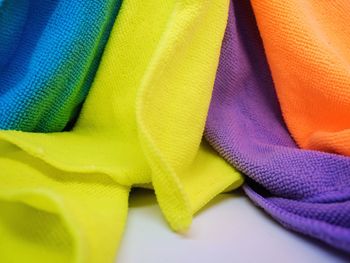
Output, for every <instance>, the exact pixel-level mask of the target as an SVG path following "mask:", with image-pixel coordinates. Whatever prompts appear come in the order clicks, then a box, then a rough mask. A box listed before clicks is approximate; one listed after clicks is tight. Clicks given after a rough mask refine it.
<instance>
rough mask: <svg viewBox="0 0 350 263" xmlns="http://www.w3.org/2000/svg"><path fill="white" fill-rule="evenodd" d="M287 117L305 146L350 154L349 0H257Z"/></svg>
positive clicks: (255, 6) (260, 25)
mask: <svg viewBox="0 0 350 263" xmlns="http://www.w3.org/2000/svg"><path fill="white" fill-rule="evenodd" d="M252 6H253V10H254V13H255V16H256V19H257V24H258V28H259V31H260V33H261V37H262V40H263V43H264V47H265V50H266V54H267V59H268V63H269V65H270V68H271V72H272V77H273V81H274V83H275V88H276V92H277V96H278V99H279V101H280V104H281V109H282V113H283V117H284V119H285V121H286V124H287V126H288V128H289V131H290V132H291V134H292V137H293V138H294V139H295V141H296V142H297V144H298V145H299V146H300V147H302V148H304V149H314V150H321V151H326V152H331V153H338V154H342V155H347V156H349V155H350V129H349V128H350V122H349V119H350V66H349V65H350V47H349V43H350V27H349V24H350V16H349V12H350V1H347V0H338V1H317V0H311V1H302V0H298V1H288V0H282V1H280V0H253V1H252Z"/></svg>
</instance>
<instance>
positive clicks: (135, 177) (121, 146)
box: [0, 0, 243, 263]
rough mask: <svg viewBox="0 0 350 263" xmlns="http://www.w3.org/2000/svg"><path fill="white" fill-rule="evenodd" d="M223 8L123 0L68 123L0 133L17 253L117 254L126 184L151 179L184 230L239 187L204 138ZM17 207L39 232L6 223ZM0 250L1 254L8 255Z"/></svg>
mask: <svg viewBox="0 0 350 263" xmlns="http://www.w3.org/2000/svg"><path fill="white" fill-rule="evenodd" d="M228 4H229V2H228V1H227V0H220V1H211V0H206V1H203V0H191V1H188V0H186V1H185V0H182V1H175V0H174V1H165V2H163V3H162V4H159V1H156V0H152V1H133V0H124V1H123V4H122V7H121V9H120V12H119V14H118V18H117V20H116V23H115V25H114V27H113V29H112V32H111V35H110V38H109V40H108V43H107V45H106V48H105V51H104V53H103V57H102V60H101V64H100V66H99V68H98V71H97V73H96V77H95V79H94V82H93V84H92V87H91V90H90V92H89V94H88V97H87V99H86V102H85V103H84V105H83V108H82V111H81V114H80V115H79V119H78V121H77V123H76V125H75V126H74V127H73V129H72V130H71V131H66V132H58V133H46V134H45V133H29V132H20V131H0V138H1V145H0V146H2V148H0V156H1V160H0V162H1V164H0V165H1V167H4V169H2V171H6V172H2V173H1V175H0V181H1V186H0V200H1V203H0V205H3V206H4V209H7V210H8V211H10V212H9V213H7V212H4V213H7V214H9V216H8V221H5V220H6V219H4V220H0V229H1V230H0V231H1V234H2V235H1V237H0V238H1V239H3V240H7V243H8V244H7V247H9V248H11V249H12V250H13V249H16V250H17V251H23V252H26V253H18V255H15V256H16V257H18V258H17V259H18V260H19V261H21V259H22V257H24V256H25V257H26V261H28V262H29V261H33V262H34V261H35V262H63V261H64V262H67V261H68V262H69V261H71V262H96V263H100V262H113V253H112V251H114V252H115V251H117V246H118V242H119V240H120V237H121V234H122V230H123V225H124V222H125V219H126V213H127V197H128V191H129V188H130V187H131V186H133V185H140V184H148V185H149V184H152V185H153V187H154V190H155V193H156V195H157V200H158V202H159V204H160V207H161V210H162V212H163V214H164V216H165V218H166V220H167V221H168V222H169V224H170V226H171V227H172V228H173V229H174V230H179V231H180V230H181V231H183V230H185V229H187V228H188V227H189V226H190V224H191V220H192V216H193V214H194V213H195V212H196V211H198V210H199V209H200V208H201V207H203V206H204V205H205V204H206V203H207V202H208V201H209V200H210V199H212V198H213V197H214V196H216V195H217V194H218V193H220V192H222V191H225V190H227V189H233V188H236V187H238V186H240V185H241V184H242V182H243V179H242V177H241V175H240V174H239V173H238V172H237V171H236V170H234V169H233V168H232V167H231V166H230V165H229V164H228V163H227V162H226V161H225V160H224V159H222V158H221V157H220V156H219V155H218V154H217V153H216V152H215V151H214V150H213V149H212V148H211V147H210V146H209V145H208V144H206V143H205V142H201V140H202V134H203V131H204V126H205V119H206V115H207V111H208V108H209V102H210V98H211V94H212V89H213V86H214V80H215V74H216V70H217V66H218V62H219V55H220V49H221V43H222V39H223V35H224V31H225V26H226V21H227V13H228ZM188 39H191V41H188ZM189 127H191V128H190V129H189ZM38 186H40V187H39V189H38ZM89 202H91V204H90V203H89ZM95 210H98V212H97V214H96V213H95V214H94V211H95ZM0 211H1V209H0ZM3 211H6V210H3ZM21 214H23V215H25V216H26V218H27V222H31V223H32V224H33V226H34V227H33V229H34V230H35V231H36V232H34V233H30V234H28V232H26V231H18V232H17V231H13V230H15V229H20V227H26V226H27V225H23V224H22V225H21V220H20V219H19V216H21ZM95 217H96V218H95ZM36 218H40V222H42V223H41V224H42V225H43V226H42V228H41V229H36V228H35V226H36V225H35V222H36V221H38V220H37V219H36ZM42 218H43V219H42ZM8 222H13V223H12V224H11V225H9V224H8ZM80 223H81V224H80ZM47 229H50V232H51V233H52V236H49V237H47V236H46V235H45V234H44V233H46V232H47V231H48V230H47ZM28 231H29V230H28ZM18 240H20V242H19V241H18ZM48 247H49V248H50V249H48ZM0 249H3V250H4V251H2V252H4V253H0V261H1V262H4V260H6V259H8V257H10V256H13V254H11V255H9V254H8V253H9V252H6V251H8V250H6V248H5V247H1V248H0ZM51 250H53V251H52V252H51ZM42 251H47V254H44V255H43V254H42V253H44V252H42ZM63 259H64V260H63Z"/></svg>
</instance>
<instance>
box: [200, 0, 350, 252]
mask: <svg viewBox="0 0 350 263" xmlns="http://www.w3.org/2000/svg"><path fill="white" fill-rule="evenodd" d="M205 136H206V138H207V140H208V141H209V142H210V143H211V145H212V146H213V147H214V148H215V149H216V150H217V151H218V152H219V153H220V154H221V155H222V156H223V157H224V158H226V159H227V160H228V161H229V162H230V163H231V164H232V165H234V166H235V167H236V168H237V169H239V170H240V171H242V172H243V173H244V174H245V175H246V176H247V177H248V178H247V183H246V185H245V187H244V190H245V192H246V193H247V194H248V196H249V197H250V198H251V199H252V200H253V201H254V202H255V203H256V204H257V205H258V206H260V207H262V208H263V209H264V210H265V211H266V212H267V213H269V214H270V215H271V216H272V217H273V218H274V219H276V220H277V221H278V222H280V223H281V224H282V225H283V226H285V227H286V228H289V229H292V230H294V231H297V232H300V233H303V234H306V235H308V236H311V237H314V238H317V239H320V240H322V241H324V242H326V243H328V244H329V245H331V246H334V247H336V248H338V249H341V250H344V251H347V252H350V158H349V157H343V156H340V155H335V154H328V153H322V152H317V151H309V150H301V149H299V148H297V146H296V144H295V143H294V141H293V140H292V138H291V137H290V135H289V133H288V131H287V129H286V127H285V124H284V122H283V119H282V116H281V112H280V109H279V105H278V101H277V97H276V94H275V91H274V87H273V82H272V79H271V75H270V72H269V68H268V65H267V62H266V58H265V55H264V50H263V47H262V42H261V39H260V36H259V32H258V30H257V26H256V22H255V20H254V16H253V12H252V9H251V6H250V4H249V1H234V3H233V5H231V9H230V13H229V20H228V25H227V29H226V34H225V38H224V41H223V46H222V51H221V57H220V65H219V68H218V72H217V77H216V81H215V87H214V93H213V98H212V102H211V106H210V110H209V116H208V120H207V124H206V132H205Z"/></svg>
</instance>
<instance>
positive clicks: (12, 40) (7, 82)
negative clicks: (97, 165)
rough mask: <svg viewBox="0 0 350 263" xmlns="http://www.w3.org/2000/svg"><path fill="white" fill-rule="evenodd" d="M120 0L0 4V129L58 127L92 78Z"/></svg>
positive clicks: (72, 114) (69, 115) (75, 108)
mask: <svg viewBox="0 0 350 263" xmlns="http://www.w3.org/2000/svg"><path fill="white" fill-rule="evenodd" d="M120 3H121V1H120V0H97V1H82V0H60V1H46V0H35V1H27V0H17V1H10V0H3V1H1V3H0V31H1V34H0V129H13V130H22V131H30V132H32V131H36V132H39V131H41V132H51V131H61V130H62V129H64V128H65V126H66V125H67V123H68V122H69V121H70V120H72V119H74V118H75V115H76V114H77V112H78V111H79V107H80V106H81V103H82V102H83V100H84V98H85V96H86V95H87V93H88V90H89V88H90V85H91V81H92V80H93V78H94V74H95V71H96V68H97V66H98V63H99V60H100V57H101V54H102V51H103V48H104V46H105V43H106V41H107V39H108V36H109V32H110V29H111V27H112V25H113V22H114V20H115V16H116V13H117V11H118V10H119V7H120Z"/></svg>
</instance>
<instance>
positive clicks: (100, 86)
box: [0, 0, 350, 263]
mask: <svg viewBox="0 0 350 263" xmlns="http://www.w3.org/2000/svg"><path fill="white" fill-rule="evenodd" d="M349 12H350V2H349V1H348V0H338V1H319V0H310V1H303V0H295V1H289V0H251V1H246V0H232V1H229V0H215V1H212V0H169V1H161V2H160V1H157V0H148V1H132V0H123V1H121V0H94V1H84V0H59V1H47V0H16V1H12V0H0V30H1V34H0V129H1V131H0V171H1V173H0V262H5V263H7V262H53V263H55V262H72V263H85V262H90V263H100V262H106V263H112V262H114V260H115V256H116V253H117V250H118V246H119V242H120V240H121V237H122V233H123V229H124V226H125V222H126V218H127V210H128V197H129V192H130V190H131V188H133V187H144V188H151V189H154V192H155V194H156V196H157V200H158V203H159V206H160V208H161V210H162V212H163V215H164V218H165V220H166V221H167V222H168V223H169V226H170V228H171V229H173V230H175V231H181V232H183V231H186V229H188V228H189V227H190V225H191V221H192V217H193V216H194V214H195V213H196V212H197V211H198V210H199V209H201V208H202V207H203V206H205V205H206V204H207V203H208V202H209V201H210V200H211V199H213V198H214V197H215V196H216V195H218V194H220V193H222V192H225V191H234V190H235V189H237V188H239V187H243V189H244V192H245V193H246V195H247V196H248V197H249V198H250V199H251V200H252V201H253V202H254V203H255V204H256V205H257V206H258V207H260V208H262V209H263V210H264V211H265V212H266V213H268V214H269V215H270V216H271V218H273V219H274V220H276V221H277V222H279V223H280V224H281V225H282V226H284V227H286V228H288V229H290V230H294V231H296V232H298V233H301V234H304V235H307V236H309V237H312V238H315V239H318V240H321V241H323V242H325V243H327V244H328V245H330V246H333V247H335V248H337V249H339V250H340V251H345V252H346V253H350V121H349V120H350V27H349V24H350V16H349ZM237 213H239V211H237ZM232 227H235V226H232ZM13 251H17V252H16V253H13Z"/></svg>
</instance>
